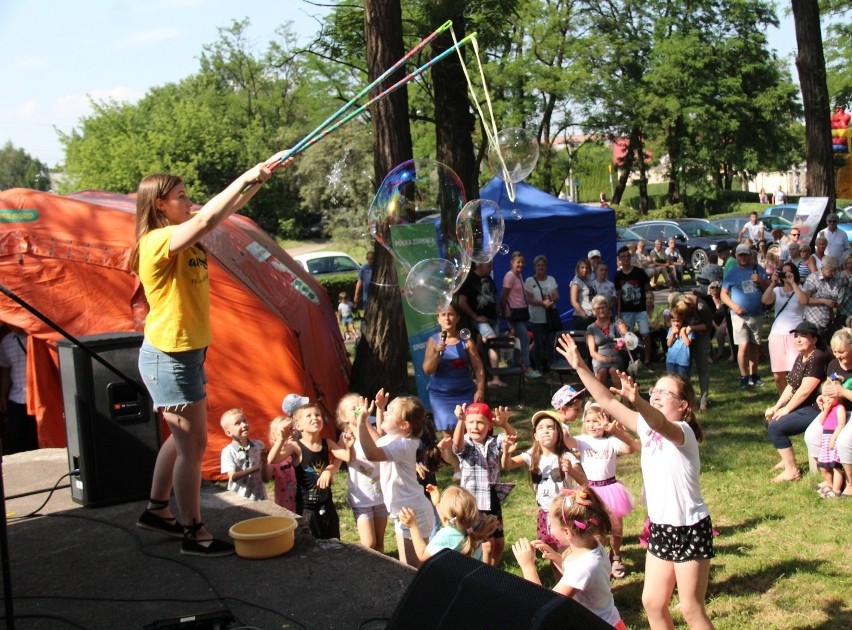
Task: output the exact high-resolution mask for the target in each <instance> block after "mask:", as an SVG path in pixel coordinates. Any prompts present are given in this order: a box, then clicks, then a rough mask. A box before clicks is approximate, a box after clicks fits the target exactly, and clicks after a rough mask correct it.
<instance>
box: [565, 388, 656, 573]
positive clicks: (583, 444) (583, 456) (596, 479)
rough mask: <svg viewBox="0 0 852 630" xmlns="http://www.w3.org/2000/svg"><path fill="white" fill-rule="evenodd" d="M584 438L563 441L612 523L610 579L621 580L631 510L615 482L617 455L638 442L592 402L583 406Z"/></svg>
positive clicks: (632, 450)
mask: <svg viewBox="0 0 852 630" xmlns="http://www.w3.org/2000/svg"><path fill="white" fill-rule="evenodd" d="M583 432H584V435H580V436H577V437H576V438H574V437H571V438H568V439H566V442H567V443H568V446H569V447H570V448H573V449H575V450H577V452H578V453H579V454H580V463H581V464H582V466H583V470H584V471H585V473H586V477H588V479H589V482H588V485H589V487H590V488H592V490H594V491H595V493H596V494H597V495H598V496H599V497H600V498H601V501H603V503H604V505H606V507H607V509H608V510H609V514H610V517H611V520H612V532H611V534H610V546H611V547H612V577H614V578H622V577H624V564H623V563H622V562H621V540H622V537H623V531H624V527H623V521H624V517H625V516H626V515H627V514H630V512H631V511H632V510H633V495H631V494H630V491H629V490H628V489H627V487H626V486H625V485H624V484H623V483H621V482H620V481H617V480H616V478H615V469H616V466H617V458H618V455H619V454H625V455H626V454H628V453H635V452H638V451H639V450H640V448H641V443H640V442H639V440H637V439H635V438H633V437H632V436H630V435H629V434H628V433H627V431H625V430H624V429H623V428H622V427H621V426H620V425H619V424H618V423H617V422H613V421H611V420H610V418H609V416H608V415H607V413H606V412H605V411H604V410H603V409H602V408H601V406H600V405H598V404H597V403H595V402H590V403H588V404H587V405H586V409H585V411H584V413H583Z"/></svg>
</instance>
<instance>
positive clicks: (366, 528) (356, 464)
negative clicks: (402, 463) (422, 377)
mask: <svg viewBox="0 0 852 630" xmlns="http://www.w3.org/2000/svg"><path fill="white" fill-rule="evenodd" d="M384 395H385V394H384V390H379V393H378V394H376V398H380V397H384ZM382 400H384V398H382ZM386 402H387V401H385V402H384V403H383V404H382V407H384V406H385V404H386ZM359 404H361V397H360V396H358V394H346V395H345V396H344V397H343V398H341V399H340V402H339V403H337V427H338V428H339V429H340V430H341V431H343V432H348V433H351V434H352V435H353V436H354V435H357V434H358V414H359V413H360V408H359V407H358V405H359ZM352 448H353V449H354V452H353V453H352V459H351V460H349V465H348V470H349V506H350V507H351V508H352V513H353V516H354V517H355V525H356V527H357V528H358V538H359V539H360V541H361V544H362V545H363V546H365V547H369V548H370V549H375V550H376V551H378V552H379V553H384V550H385V529H387V525H388V510H387V508H386V507H385V500H384V497H383V496H382V487H381V483H380V479H379V465H378V464H375V463H373V462H371V461H368V460H367V456H366V455H365V454H364V449H363V447H362V446H361V443H360V442H358V441H357V440H356V442H355V444H354V445H353V447H352Z"/></svg>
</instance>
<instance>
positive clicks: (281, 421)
mask: <svg viewBox="0 0 852 630" xmlns="http://www.w3.org/2000/svg"><path fill="white" fill-rule="evenodd" d="M295 430H296V425H295V424H294V422H293V419H292V418H290V417H289V416H275V417H274V418H273V419H272V421H271V422H270V423H269V443H270V444H275V443H276V442H277V441H279V440H281V441H282V443H286V442H292V441H293V440H294V439H295ZM267 467H268V469H269V471H270V472H268V473H267V474H269V475H270V477H271V478H272V480H273V487H274V489H275V504H276V505H280V506H281V507H283V508H285V509H287V510H290V511H291V512H295V511H296V496H297V495H298V493H299V491H298V484H297V483H296V468H295V467H294V466H293V458H292V457H285V458H284V459H282V460H280V461H279V462H278V463H277V464H270V463H267Z"/></svg>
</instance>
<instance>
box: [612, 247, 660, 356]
mask: <svg viewBox="0 0 852 630" xmlns="http://www.w3.org/2000/svg"><path fill="white" fill-rule="evenodd" d="M630 258H631V257H630V250H629V249H627V247H622V248H621V249H619V250H618V262H619V263H621V269H619V270H618V271H617V272H616V273H615V290H616V293H617V294H618V316H619V317H620V318H621V319H622V320H623V321H624V323H625V324H627V328H628V329H630V330H631V331H632V330H633V328H634V327H635V326H638V327H639V334H640V335H641V336H642V341H643V343H644V344H645V364H646V365H647V364H649V363H650V362H651V330H650V328H649V326H648V299H649V298H650V300H651V303H652V304H653V300H654V292H653V290H652V289H651V281H650V280H649V278H648V275H647V274H646V273H645V272H644V271H643V270H642V269H639V268H638V267H634V266H633V264H632V262H631V260H630Z"/></svg>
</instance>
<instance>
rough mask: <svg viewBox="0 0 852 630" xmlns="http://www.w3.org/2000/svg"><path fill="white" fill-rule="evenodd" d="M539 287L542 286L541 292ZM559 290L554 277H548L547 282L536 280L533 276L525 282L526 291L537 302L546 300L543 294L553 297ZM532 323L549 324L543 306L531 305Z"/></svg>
mask: <svg viewBox="0 0 852 630" xmlns="http://www.w3.org/2000/svg"><path fill="white" fill-rule="evenodd" d="M536 283H538V284H536ZM539 285H541V291H539ZM557 288H558V285H557V284H556V280H555V279H554V278H553V276H547V279H545V280H536V278H535V277H532V276H531V277H529V278H527V279H526V280H524V289H525V290H526V292H527V293H530V294H532V296H533V299H534V300H536V301H538V300H543V299H544V297H543V295H542V292H544V295H548V294H549V295H551V296H552V295H553V293H554V292H555V291H556V289H557ZM530 321H531V322H533V323H534V324H544V323H546V322H547V315H546V314H545V312H544V307H543V306H539V305H537V304H530Z"/></svg>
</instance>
